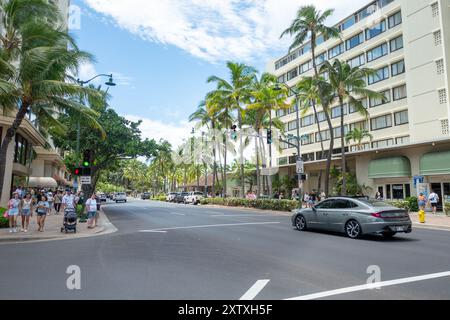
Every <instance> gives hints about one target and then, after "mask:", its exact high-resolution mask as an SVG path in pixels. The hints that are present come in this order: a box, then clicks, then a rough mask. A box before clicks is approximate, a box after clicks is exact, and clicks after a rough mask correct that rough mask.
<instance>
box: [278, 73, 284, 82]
mask: <svg viewBox="0 0 450 320" xmlns="http://www.w3.org/2000/svg"><path fill="white" fill-rule="evenodd" d="M285 82H286V74H283V75H281V76H279V77H278V83H285Z"/></svg>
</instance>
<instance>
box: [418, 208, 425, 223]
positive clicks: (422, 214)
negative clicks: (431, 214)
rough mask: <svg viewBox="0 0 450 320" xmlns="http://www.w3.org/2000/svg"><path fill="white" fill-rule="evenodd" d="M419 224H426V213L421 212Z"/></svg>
mask: <svg viewBox="0 0 450 320" xmlns="http://www.w3.org/2000/svg"><path fill="white" fill-rule="evenodd" d="M419 222H420V223H425V211H423V210H420V211H419Z"/></svg>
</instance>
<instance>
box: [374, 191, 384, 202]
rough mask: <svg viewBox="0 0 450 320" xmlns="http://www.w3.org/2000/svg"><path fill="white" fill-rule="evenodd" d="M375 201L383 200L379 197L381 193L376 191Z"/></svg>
mask: <svg viewBox="0 0 450 320" xmlns="http://www.w3.org/2000/svg"><path fill="white" fill-rule="evenodd" d="M375 199H376V200H378V201H381V200H383V197H382V196H381V192H380V191H378V192H377V193H376V195H375Z"/></svg>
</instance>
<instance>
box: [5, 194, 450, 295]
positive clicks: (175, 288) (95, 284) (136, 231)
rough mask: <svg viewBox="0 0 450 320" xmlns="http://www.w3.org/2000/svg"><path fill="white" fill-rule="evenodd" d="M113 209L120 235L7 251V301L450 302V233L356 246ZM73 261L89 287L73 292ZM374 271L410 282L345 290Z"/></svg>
mask: <svg viewBox="0 0 450 320" xmlns="http://www.w3.org/2000/svg"><path fill="white" fill-rule="evenodd" d="M104 210H105V213H106V214H107V216H108V217H109V219H110V220H111V222H112V223H113V224H114V225H115V226H116V227H117V228H118V230H119V231H118V232H117V233H114V234H110V235H105V236H101V237H95V238H87V239H78V240H67V241H54V242H40V243H24V244H3V245H0V250H1V254H2V258H1V260H0V270H1V273H0V299H2V300H4V299H158V300H162V299H181V300H184V299H198V300H204V299H206V300H212V299H226V300H238V299H240V298H241V297H243V296H244V297H245V298H247V299H252V298H254V299H255V300H260V299H262V300H278V299H289V298H295V297H304V296H306V295H310V294H315V293H320V294H319V295H318V296H314V297H310V298H318V299H376V300H379V299H417V300H423V299H450V272H449V271H450V232H446V231H435V230H425V229H415V230H414V231H413V233H412V234H409V235H399V236H397V237H396V238H394V239H392V240H383V239H380V238H377V237H368V238H364V239H362V240H351V239H347V238H345V237H344V236H342V235H337V234H330V233H319V232H298V231H296V230H294V229H293V228H292V227H291V225H290V217H289V216H287V215H285V216H282V215H272V214H267V213H261V212H254V211H248V210H238V209H221V208H205V207H195V206H185V205H176V204H167V203H157V202H150V201H141V200H131V201H130V202H128V203H126V204H109V205H107V206H105V207H104ZM142 231H144V232H142ZM72 265H75V266H78V267H79V268H80V271H81V277H80V283H81V290H69V289H68V288H67V284H66V283H67V279H68V278H69V276H70V275H69V274H67V268H68V267H69V266H72ZM370 266H372V267H371V268H372V270H379V271H380V274H379V275H380V278H376V279H377V281H390V280H398V279H405V278H407V279H406V280H400V281H396V282H390V283H385V284H386V285H389V286H383V287H382V288H381V289H367V288H364V287H362V288H361V287H360V288H359V291H355V290H357V289H358V288H356V289H355V288H350V289H343V288H348V287H353V286H360V285H364V284H366V283H367V279H368V278H369V276H371V274H368V273H367V270H368V268H369V267H370ZM373 266H375V267H373ZM441 272H448V273H447V274H438V275H436V273H441ZM417 276H424V277H422V278H413V279H409V278H411V277H417ZM417 280H419V281H417ZM335 289H343V290H342V291H340V292H329V291H330V290H335Z"/></svg>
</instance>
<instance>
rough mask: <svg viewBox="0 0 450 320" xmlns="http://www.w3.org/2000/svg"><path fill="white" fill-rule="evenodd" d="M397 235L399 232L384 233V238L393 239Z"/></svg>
mask: <svg viewBox="0 0 450 320" xmlns="http://www.w3.org/2000/svg"><path fill="white" fill-rule="evenodd" d="M396 234H397V232H384V233H383V238H385V239H392V238H393V237H395V235H396Z"/></svg>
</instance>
